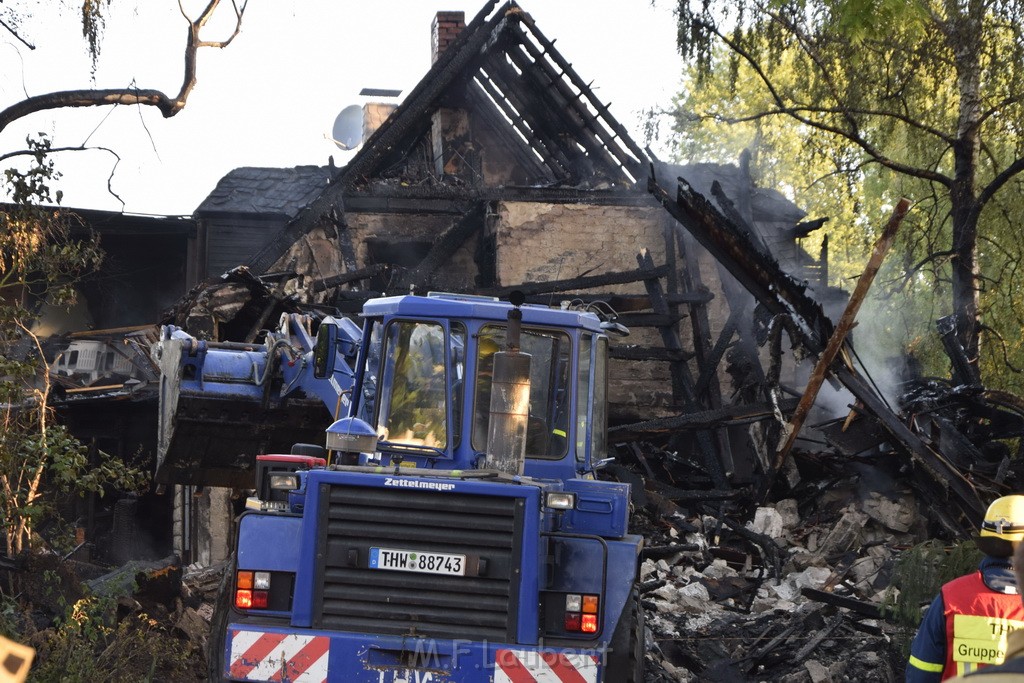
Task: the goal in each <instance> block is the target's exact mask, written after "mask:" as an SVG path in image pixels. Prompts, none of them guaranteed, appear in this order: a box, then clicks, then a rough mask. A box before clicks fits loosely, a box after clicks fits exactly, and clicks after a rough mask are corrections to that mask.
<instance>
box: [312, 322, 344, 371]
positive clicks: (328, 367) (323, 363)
mask: <svg viewBox="0 0 1024 683" xmlns="http://www.w3.org/2000/svg"><path fill="white" fill-rule="evenodd" d="M337 345H338V323H337V322H336V321H335V320H334V318H326V319H325V320H324V321H323V322H322V323H320V328H319V329H318V330H317V332H316V346H315V347H313V377H316V378H317V379H326V378H328V377H330V376H331V375H333V374H334V360H335V358H337V357H338V354H337V353H335V348H336V347H337Z"/></svg>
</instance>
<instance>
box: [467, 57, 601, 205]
mask: <svg viewBox="0 0 1024 683" xmlns="http://www.w3.org/2000/svg"><path fill="white" fill-rule="evenodd" d="M487 74H488V75H489V76H490V78H491V82H492V83H493V84H494V85H495V86H496V87H497V88H499V89H500V91H501V93H502V96H503V97H504V98H505V99H506V101H508V102H509V103H510V104H511V105H512V107H513V108H515V110H516V111H517V112H518V113H519V116H520V117H521V118H522V120H523V122H524V123H525V124H526V125H527V126H529V128H530V131H531V137H532V138H534V139H536V140H537V141H538V142H539V143H540V144H542V145H543V147H544V149H545V150H546V151H547V154H548V155H550V156H552V157H553V158H554V159H556V160H557V162H558V165H559V167H560V169H561V170H562V171H563V172H564V173H565V175H566V176H568V182H569V183H570V184H573V185H575V184H577V183H578V182H579V181H580V175H581V174H580V171H579V168H578V164H577V163H576V160H575V159H570V158H569V156H568V155H567V154H566V149H565V145H563V144H561V143H560V142H559V140H558V136H559V131H558V130H557V129H556V127H555V126H553V125H552V123H551V122H550V121H548V120H547V118H546V116H543V115H541V116H538V115H537V114H536V113H535V112H534V111H533V108H534V107H535V106H536V105H535V104H533V103H531V102H529V101H527V100H525V99H524V98H521V97H519V95H518V94H517V93H516V91H515V89H514V88H512V87H511V84H512V82H513V81H515V80H517V79H519V78H521V76H520V74H518V73H516V71H515V70H514V69H513V68H512V66H511V65H510V64H508V62H507V61H506V60H505V54H504V53H502V54H501V55H500V56H498V57H496V58H494V59H491V60H489V61H488V63H487ZM584 175H585V174H584Z"/></svg>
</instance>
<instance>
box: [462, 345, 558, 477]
mask: <svg viewBox="0 0 1024 683" xmlns="http://www.w3.org/2000/svg"><path fill="white" fill-rule="evenodd" d="M505 330H506V328H505V327H504V326H502V325H487V326H484V327H483V328H481V330H480V332H479V334H478V337H477V357H476V384H475V391H474V394H473V435H472V444H473V448H474V449H476V450H477V451H481V452H483V451H486V449H487V432H488V426H489V417H490V407H491V381H492V378H493V372H494V354H495V353H496V352H498V351H501V350H504V349H505V344H506V340H505ZM520 349H521V350H522V352H523V353H528V354H530V415H529V420H528V422H527V429H526V455H527V456H530V457H538V458H559V457H561V456H563V455H564V454H565V452H566V439H565V435H566V430H567V429H568V419H569V405H568V403H569V365H570V360H571V355H570V354H571V350H572V344H571V340H570V339H569V335H567V334H565V333H564V332H558V331H552V330H545V329H541V328H528V327H527V328H523V330H522V333H521V336H520Z"/></svg>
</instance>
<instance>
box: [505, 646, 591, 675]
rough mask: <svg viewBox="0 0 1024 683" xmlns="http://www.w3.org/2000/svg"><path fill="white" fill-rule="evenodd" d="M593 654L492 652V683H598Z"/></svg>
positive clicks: (519, 651)
mask: <svg viewBox="0 0 1024 683" xmlns="http://www.w3.org/2000/svg"><path fill="white" fill-rule="evenodd" d="M597 672H598V658H597V657H595V656H594V655H587V654H573V653H556V652H543V651H538V650H496V651H495V653H494V683H598V678H597Z"/></svg>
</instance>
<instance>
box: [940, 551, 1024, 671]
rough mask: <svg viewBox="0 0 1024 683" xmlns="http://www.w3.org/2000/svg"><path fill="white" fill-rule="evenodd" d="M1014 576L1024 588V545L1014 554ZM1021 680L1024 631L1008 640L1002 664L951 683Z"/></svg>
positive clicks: (1018, 631)
mask: <svg viewBox="0 0 1024 683" xmlns="http://www.w3.org/2000/svg"><path fill="white" fill-rule="evenodd" d="M1013 575H1014V576H1015V577H1016V578H1017V585H1018V586H1024V543H1018V544H1017V550H1015V551H1014V553H1013ZM1022 599H1024V598H1022ZM1021 680H1024V629H1019V630H1017V631H1014V632H1013V633H1011V634H1010V635H1009V637H1008V638H1007V639H1006V659H1005V660H1004V661H1003V663H1002V664H997V665H996V666H986V667H983V668H981V669H978V670H977V671H975V672H974V673H971V674H967V676H957V677H956V678H952V679H950V683H965V682H966V683H1012V682H1013V681H1017V682H1018V683H1019V682H1020V681H1021Z"/></svg>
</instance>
